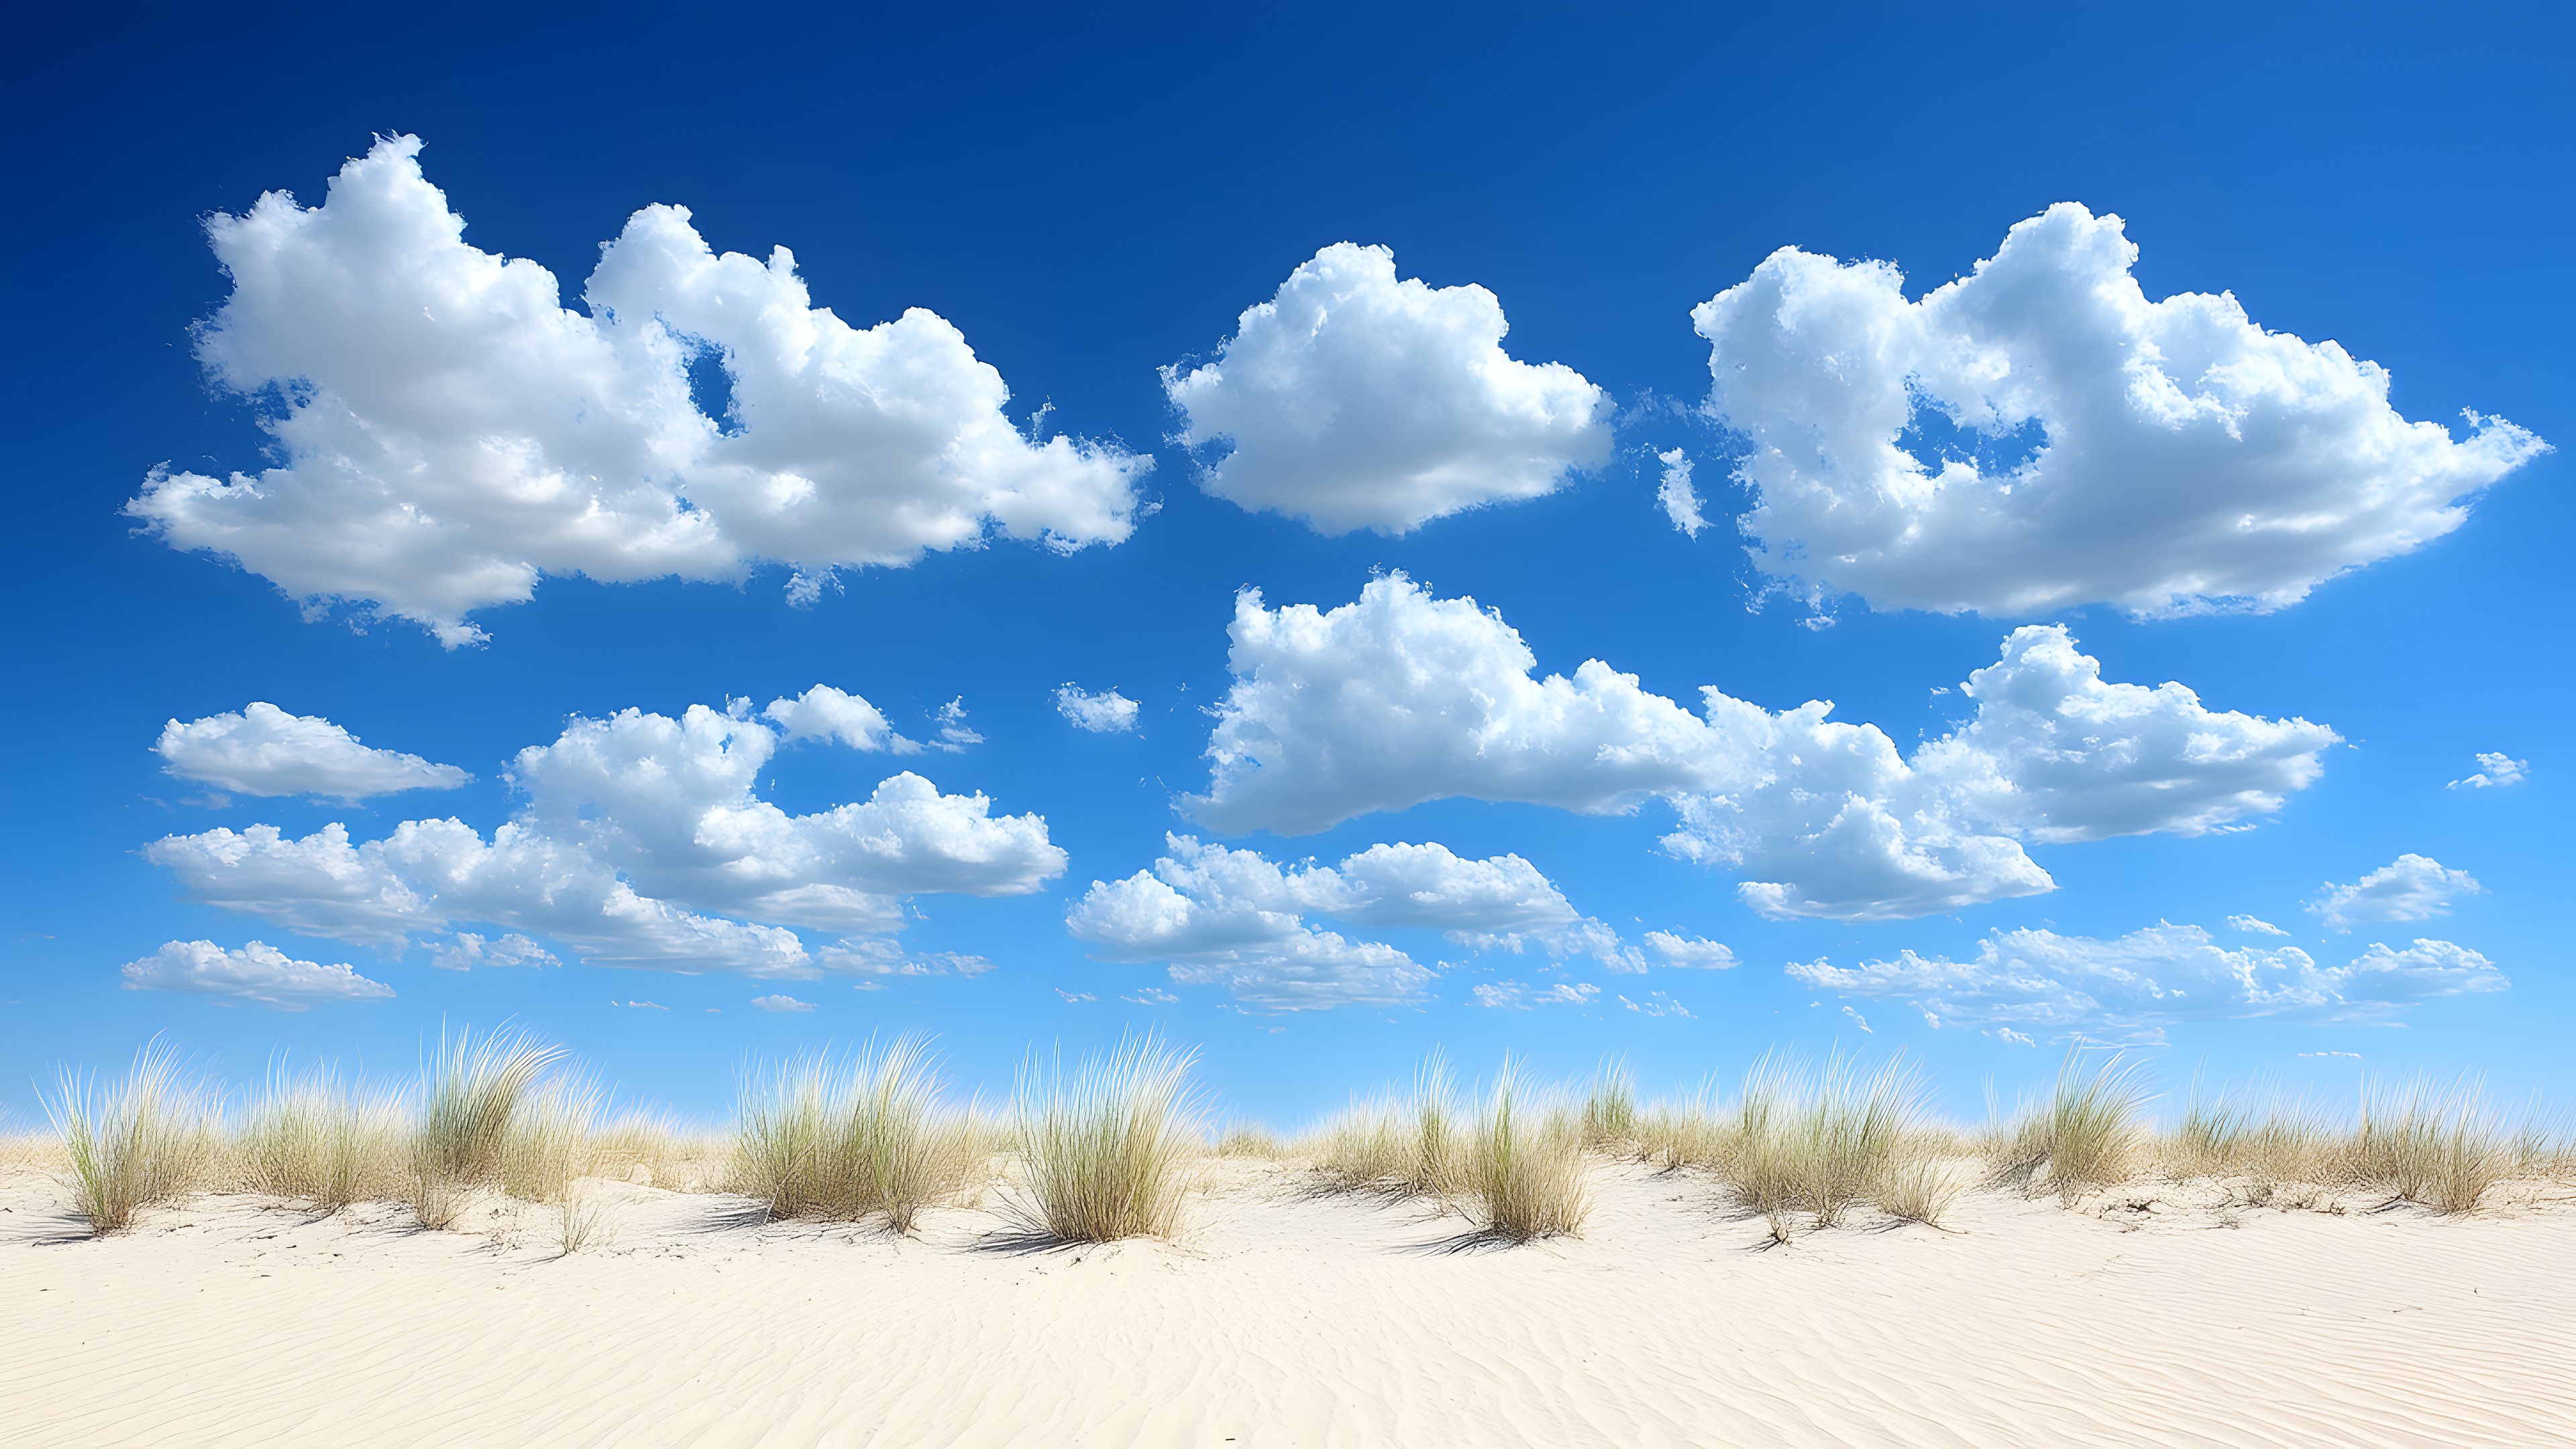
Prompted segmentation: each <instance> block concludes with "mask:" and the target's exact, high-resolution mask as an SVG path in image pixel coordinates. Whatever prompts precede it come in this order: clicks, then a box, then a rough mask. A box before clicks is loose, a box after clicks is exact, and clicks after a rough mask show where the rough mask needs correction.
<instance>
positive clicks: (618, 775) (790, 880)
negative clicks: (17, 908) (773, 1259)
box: [145, 693, 1064, 976]
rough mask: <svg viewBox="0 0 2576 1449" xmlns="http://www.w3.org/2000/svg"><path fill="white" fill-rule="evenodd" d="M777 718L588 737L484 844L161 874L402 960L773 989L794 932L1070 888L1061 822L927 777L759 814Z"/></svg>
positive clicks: (550, 763)
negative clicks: (561, 964)
mask: <svg viewBox="0 0 2576 1449" xmlns="http://www.w3.org/2000/svg"><path fill="white" fill-rule="evenodd" d="M805 698H806V699H808V700H811V699H812V698H813V696H812V695H811V694H810V693H809V694H808V695H807V696H805ZM861 703H863V702H861ZM776 713H777V707H776V706H775V705H773V706H772V707H771V710H770V711H769V712H767V713H765V714H763V715H755V714H754V713H753V712H752V709H751V706H750V704H749V702H747V701H738V702H736V703H735V704H734V705H733V706H732V707H731V708H729V709H728V710H725V711H718V710H713V709H709V708H707V707H706V706H703V705H697V706H692V707H691V708H690V709H689V710H688V711H686V712H685V713H684V714H683V715H682V716H681V717H680V718H678V719H676V720H675V719H671V718H669V717H667V716H663V715H658V714H647V713H645V712H643V711H641V710H632V709H630V710H627V711H625V712H623V713H621V714H618V715H616V716H613V717H611V718H609V719H605V720H594V719H583V718H576V719H574V720H573V721H572V722H571V723H570V724H568V725H567V726H566V727H565V729H564V731H563V734H562V735H561V737H560V738H558V739H557V740H556V741H555V742H554V743H552V744H550V745H540V746H531V747H529V748H528V749H525V750H522V751H520V752H519V755H518V757H517V759H516V760H515V761H514V762H513V765H512V768H511V771H510V779H511V781H512V783H513V784H514V785H515V786H517V787H518V789H519V790H520V792H521V793H522V795H523V796H524V803H523V805H522V807H521V808H520V810H519V811H518V813H517V814H516V815H515V816H514V817H513V818H512V819H510V820H509V821H508V822H506V823H504V824H503V825H501V826H500V827H499V828H498V829H496V830H495V831H493V832H492V834H491V836H490V837H489V838H488V839H487V838H485V837H484V836H483V834H482V833H481V832H479V831H477V830H476V829H474V828H473V827H472V826H469V825H467V824H465V823H464V822H463V821H460V820H455V819H448V820H411V821H405V822H403V823H402V824H400V825H398V826H397V827H395V829H394V830H393V831H392V832H391V833H390V834H389V835H387V836H385V837H384V838H382V839H379V840H371V841H366V842H363V843H360V842H354V841H352V840H351V838H350V836H349V832H348V829H347V828H346V827H345V826H343V825H341V824H338V823H334V824H331V825H328V826H326V827H324V828H323V829H321V830H319V831H316V832H314V833H313V834H311V835H307V836H304V837H302V838H300V839H297V838H289V837H287V836H286V835H285V834H284V833H283V832H282V831H280V830H279V829H278V828H277V827H276V826H273V825H253V826H251V827H250V828H248V829H247V830H242V831H235V830H232V829H229V828H221V829H216V830H210V831H205V832H202V833H200V834H195V835H173V836H169V837H166V838H164V839H162V840H160V841H157V842H155V843H154V844H153V845H151V846H150V847H148V848H147V850H146V852H145V853H146V855H147V857H148V858H150V859H151V860H153V861H154V862H155V863H157V864H160V865H163V866H166V867H168V868H169V869H170V870H171V871H172V872H173V873H174V874H175V875H176V876H177V877H178V879H179V881H180V883H181V885H182V886H184V887H185V888H186V889H187V890H188V891H189V893H190V894H191V895H193V896H195V897H196V898H198V899H200V900H205V901H211V902H213V903H215V904H217V905H221V906H224V907H227V908H229V909H232V910H238V911H242V912H245V913H248V914H252V915H256V916H259V917H261V918H263V919H267V920H271V921H275V922H277V923H279V924H281V925H285V926H288V927H290V928H292V929H294V930H297V931H300V932H304V933H306V934H310V935H319V936H329V937H333V938H337V939H341V940H348V941H357V942H363V943H368V944H373V945H377V946H380V947H384V948H387V949H400V948H401V947H402V946H403V944H404V943H406V942H407V941H408V940H410V939H411V938H412V937H414V936H416V935H431V934H437V933H445V932H450V931H453V930H455V929H456V928H457V927H459V926H465V925H479V926H493V927H499V928H501V929H503V930H506V931H517V932H525V933H527V934H529V935H533V936H543V937H547V938H550V939H552V940H554V941H556V942H558V943H561V944H562V945H564V946H566V947H568V948H570V949H571V950H572V951H573V952H574V953H575V954H576V955H578V956H580V957H581V958H582V959H584V960H586V961H589V962H592V963H593V964H599V965H636V966H656V967H662V968H665V969H672V970H704V969H717V970H735V971H742V972H746V973H749V974H752V975H756V976H810V975H812V974H814V973H815V970H816V965H815V962H814V959H813V957H812V956H811V955H810V954H809V953H808V952H807V950H806V948H805V945H804V943H803V941H802V940H801V939H800V938H799V937H798V936H797V934H796V932H795V930H794V929H791V928H793V927H807V928H812V929H816V930H824V931H835V932H852V933H858V934H860V935H862V936H884V935H890V934H892V933H893V932H895V931H896V930H899V929H900V928H901V924H902V908H901V902H900V897H902V896H905V895H910V894H915V893H925V892H961V893H965V894H971V895H986V896H996V895H1018V894H1025V893H1027V892H1029V891H1032V890H1035V889H1037V888H1038V886H1039V885H1040V884H1041V883H1042V882H1043V881H1045V880H1047V879H1049V878H1051V877H1053V876H1055V875H1058V874H1061V873H1062V872H1063V870H1064V852H1063V851H1062V850H1060V849H1058V848H1057V847H1056V846H1055V845H1054V844H1053V843H1052V842H1051V841H1049V840H1048V838H1047V831H1046V822H1045V821H1044V820H1042V819H1040V818H1039V817H1037V816H1035V815H1012V816H995V815H993V814H992V813H991V802H990V801H989V800H987V799H986V798H985V797H984V796H983V795H981V794H975V795H947V794H942V793H941V792H940V791H939V790H938V788H937V787H936V786H934V785H932V784H931V782H930V781H928V780H926V779H924V778H922V777H921V776H919V775H916V774H913V773H911V772H910V771H905V772H902V773H899V774H896V775H893V776H891V777H889V778H887V779H886V780H884V781H882V782H881V783H879V784H878V785H877V787H876V788H875V790H874V791H872V792H871V793H870V795H869V797H868V798H867V799H866V800H864V801H858V802H853V803H850V804H844V805H839V806H836V807H834V808H832V809H830V810H824V811H819V812H816V813H814V814H810V815H790V814H788V813H787V812H786V811H784V810H782V809H780V808H779V807H778V806H776V805H775V804H772V803H771V802H769V801H767V800H764V799H761V798H760V797H758V796H757V795H756V794H754V793H753V786H754V784H755V783H756V781H757V779H758V777H759V774H760V771H761V769H762V767H763V766H764V765H766V764H767V763H768V761H769V760H770V758H771V757H772V754H773V753H774V751H775V750H776V749H777V747H778V745H779V743H780V734H779V732H778V731H777V730H775V729H773V728H771V727H770V725H768V724H766V723H764V722H763V720H764V719H765V718H774V717H775V716H776ZM790 713H791V714H792V713H793V711H792V710H791V711H790ZM831 737H833V738H839V737H840V736H839V734H838V732H837V731H835V732H833V734H832V736H831ZM736 918H739V919H736ZM459 939H460V940H461V937H460V938H459ZM447 949H450V950H453V949H457V948H456V947H454V946H452V945H451V946H450V947H448V948H447Z"/></svg>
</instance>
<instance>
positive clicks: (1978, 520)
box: [1691, 203, 2545, 615]
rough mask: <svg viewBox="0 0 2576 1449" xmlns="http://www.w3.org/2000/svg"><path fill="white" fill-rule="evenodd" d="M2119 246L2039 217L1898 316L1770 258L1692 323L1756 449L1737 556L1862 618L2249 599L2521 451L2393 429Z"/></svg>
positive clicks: (2377, 546)
mask: <svg viewBox="0 0 2576 1449" xmlns="http://www.w3.org/2000/svg"><path fill="white" fill-rule="evenodd" d="M2137 255H2138V252H2137V247H2136V245H2135V244H2133V243H2132V242H2131V241H2130V240H2129V239H2128V236H2127V235H2126V231H2125V223H2123V222H2122V221H2121V219H2120V218H2118V217H2116V216H2103V217H2098V218H2097V217H2095V216H2094V215H2092V213H2090V212H2088V211H2086V210H2085V209H2084V208H2083V207H2081V206H2078V205H2075V204H2073V203H2060V204H2059V205H2056V206H2053V207H2050V208H2049V209H2048V210H2047V211H2046V212H2045V213H2043V214H2042V215H2040V216H2037V217H2034V218H2032V219H2030V220H2028V221H2025V222H2023V223H2021V224H2020V225H2018V226H2016V227H2014V228H2013V229H2012V231H2011V233H2010V234H2009V235H2008V236H2007V237H2006V238H2005V239H2004V244H2003V246H2002V247H2001V248H2000V249H1999V250H1998V251H1997V252H1996V253H1995V255H1994V256H1993V257H1991V258H1988V259H1986V260H1984V261H1981V262H1979V263H1978V264H1977V266H1976V270H1975V271H1974V272H1973V273H1972V274H1971V275H1969V276H1967V277H1964V278H1961V279H1960V280H1958V281H1954V282H1951V283H1949V284H1947V285H1945V286H1942V287H1938V288H1935V289H1933V290H1932V291H1931V292H1930V293H1928V294H1927V295H1925V296H1924V297H1923V298H1922V300H1921V301H1917V302H1909V301H1907V300H1906V299H1905V293H1904V287H1903V282H1904V279H1903V277H1902V276H1901V275H1900V274H1899V273H1898V272H1897V270H1896V268H1895V267H1893V266H1890V265H1888V264H1887V263H1884V262H1858V263H1853V264H1850V265H1845V264H1843V263H1840V262H1837V261H1835V260H1834V259H1833V258H1831V257H1823V256H1816V255H1813V254H1811V253H1808V252H1803V251H1799V250H1797V249H1796V248H1794V247H1791V248H1783V249H1781V250H1780V251H1777V252H1774V253H1772V254H1771V256H1770V257H1769V258H1768V259H1766V260H1765V261H1764V262H1763V263H1762V264H1761V266H1759V267H1758V268H1756V269H1755V270H1754V272H1753V275H1752V276H1751V277H1749V278H1747V279H1746V280H1745V281H1743V282H1741V283H1739V284H1737V285H1736V286H1733V287H1730V288H1728V289H1727V290H1725V291H1723V292H1721V293H1719V294H1718V295H1717V296H1715V297H1713V298H1711V299H1710V300H1708V301H1707V302H1704V303H1702V304H1700V305H1699V306H1698V307H1696V308H1694V309H1692V312H1691V320H1692V322H1693V324H1694V325H1695V326H1696V328H1697V330H1698V332H1699V335H1700V336H1701V337H1703V338H1705V339H1707V340H1708V343H1709V371H1710V375H1711V377H1712V379H1713V389H1712V391H1711V393H1710V397H1709V403H1710V406H1711V408H1712V409H1713V410H1714V411H1715V412H1717V413H1718V414H1720V415H1722V416H1723V417H1724V418H1725V420H1726V421H1727V422H1728V423H1729V424H1731V425H1732V426H1733V427H1735V428H1737V429H1739V430H1740V431H1742V432H1743V433H1744V434H1745V435H1747V436H1748V437H1749V438H1750V440H1751V442H1752V444H1753V447H1752V451H1751V453H1750V454H1749V455H1748V456H1747V457H1746V459H1745V461H1744V462H1743V464H1742V465H1741V468H1740V472H1739V476H1740V477H1742V478H1743V479H1744V481H1745V482H1747V483H1749V484H1750V485H1752V487H1753V489H1754V490H1755V494H1756V499H1755V505H1754V508H1753V510H1752V511H1751V512H1750V513H1749V514H1748V515H1746V517H1745V519H1744V523H1743V527H1744V531H1745V533H1746V534H1747V535H1748V536H1749V538H1750V539H1751V540H1752V549H1751V552H1752V556H1753V558H1754V560H1755V562H1756V563H1757V564H1759V565H1760V566H1761V567H1762V568H1764V569H1765V570H1767V571H1769V572H1771V573H1773V574H1774V575H1776V576H1778V577H1779V578H1781V579H1783V580H1784V581H1792V583H1793V586H1795V587H1799V588H1802V589H1804V590H1805V591H1806V592H1807V593H1808V595H1809V597H1810V598H1811V599H1812V598H1818V597H1821V596H1823V595H1825V594H1829V593H1832V592H1840V591H1848V592H1851V593H1856V594H1859V595H1861V596H1862V597H1864V598H1866V599H1867V600H1868V601H1869V603H1870V604H1871V605H1872V606H1873V607H1877V608H1882V609H1905V608H1910V609H1928V610H1935V611H1939V612H1943V613H1958V612H1962V611H1968V610H1974V611H1976V612H1979V613H1985V614H1993V615H2028V614H2035V613H2043V612H2047V611H2049V610H2053V609H2059V608H2064V607H2068V606H2071V605H2076V604H2083V603H2090V602H2107V603H2112V604H2117V605H2120V606H2123V607H2125V608H2128V609H2130V610H2133V611H2135V612H2137V613H2140V614H2146V615H2174V614H2188V613H2197V612H2205V611H2209V610H2214V609H2257V610H2270V609H2277V608H2282V607H2284V606H2287V605H2290V604H2294V603H2296V602H2298V601H2299V600H2300V599H2303V598H2305V597H2306V596H2307V595H2308V593H2309V591H2310V590H2312V589H2314V588H2315V587H2316V586H2317V585H2318V584H2320V583H2322V582H2324V581H2325V580H2327V579H2330V578H2332V577H2334V576H2335V575H2336V574H2338V573H2341V572H2344V571H2346V570H2349V569H2353V568H2358V567H2361V566H2362V565H2365V564H2369V563H2372V562H2375V561H2377V560H2379V559H2384V558H2389V557H2393V556H2395V555H2399V554H2403V553H2408V552H2411V551H2412V550H2414V549H2416V548H2418V547H2420V546H2422V545H2423V544H2425V543H2426V542H2429V541H2430V540H2432V539H2436V538H2439V537H2441V536H2442V535H2444V534H2446V533H2449V532H2450V531H2451V530H2452V529H2454V528H2457V527H2459V525H2460V523H2461V521H2462V520H2463V519H2465V518H2466V517H2467V515H2468V505H2467V500H2468V499H2470V498H2471V497H2473V496H2474V495H2475V494H2477V493H2478V492H2479V491H2480V490H2482V489H2484V488H2486V487H2487V486H2488V485H2490V484H2492V483H2494V482H2495V481H2496V480H2498V479H2499V478H2502V477H2503V476H2504V475H2505V474H2507V473H2509V472H2511V471H2512V470H2513V469H2515V468H2516V467H2518V466H2520V465H2521V464H2522V463H2523V462H2525V461H2527V460H2528V459H2530V458H2531V457H2533V456H2535V455H2536V454H2538V453H2540V452H2541V451H2543V450H2544V447H2545V445H2544V444H2543V443H2542V442H2541V441H2540V440H2539V439H2538V438H2536V437H2534V436H2533V435H2532V434H2531V433H2529V432H2527V431H2525V430H2523V429H2521V428H2518V427H2516V426H2514V425H2513V424H2511V423H2508V422H2505V421H2503V420H2501V419H2496V418H2483V417H2480V416H2478V415H2477V414H2475V413H2470V414H2468V415H2467V421H2468V432H2467V435H2466V437H2465V438H2464V439H2455V438H2453V437H2452V435H2451V434H2450V433H2449V432H2447V431H2445V430H2444V429H2443V428H2441V427H2440V426H2438V425H2436V424H2433V423H2427V422H2409V421H2408V420H2407V419H2405V418H2404V417H2402V416H2400V415H2399V414H2398V413H2397V411H2396V410H2395V409H2394V408H2392V407H2391V406H2390V405H2389V401H2388V387H2389V380H2388V374H2387V372H2386V371H2384V370H2383V369H2381V368H2380V367H2379V366H2378V365H2377V364H2375V363H2370V362H2364V361H2359V360H2356V359H2354V358H2353V357H2352V356H2351V355H2350V354H2348V353H2347V352H2345V351H2344V349H2343V348H2342V347H2341V346H2340V345H2339V344H2337V343H2334V342H2318V343H2310V342H2306V341H2303V340H2302V339H2300V338H2297V337H2293V336H2290V335H2288V334H2286V333H2278V332H2267V331H2265V330H2263V329H2262V328H2261V327H2259V326H2257V325H2256V324H2255V323H2254V322H2253V321H2252V320H2251V319H2250V318H2249V317H2247V316H2246V313H2245V310H2244V308H2243V307H2242V306H2241V305H2240V304H2239V303H2238V302H2237V300H2236V298H2235V297H2234V296H2232V295H2229V294H2223V293H2222V294H2220V295H2217V296H2209V295H2206V294H2201V293H2186V294H2182V295H2177V296H2172V297H2168V298H2165V299H2164V300H2162V301H2156V302H2151V301H2149V300H2148V299H2147V297H2146V295H2145V293H2144V292H2142V291H2141V290H2140V289H2139V287H2138V283H2137V281H2136V279H2135V278H2134V277H2133V276H2132V275H2131V268H2132V267H2133V266H2134V265H2135V263H2136V261H2137Z"/></svg>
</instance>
